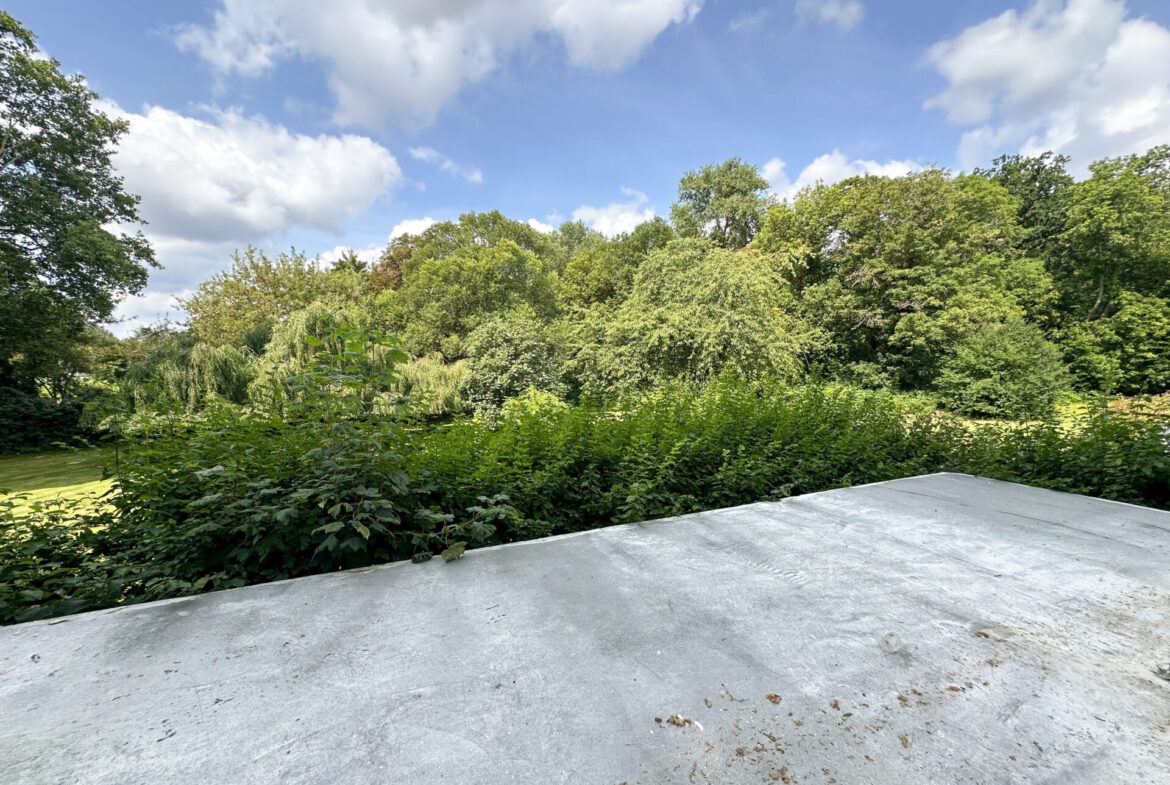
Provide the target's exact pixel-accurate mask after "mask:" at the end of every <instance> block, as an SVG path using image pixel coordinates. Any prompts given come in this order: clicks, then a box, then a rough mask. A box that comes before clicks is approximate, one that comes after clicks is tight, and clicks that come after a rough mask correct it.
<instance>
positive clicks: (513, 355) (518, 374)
mask: <svg viewBox="0 0 1170 785" xmlns="http://www.w3.org/2000/svg"><path fill="white" fill-rule="evenodd" d="M467 353H468V355H469V357H470V362H469V366H468V376H467V380H466V382H465V383H464V389H465V390H466V391H467V399H468V401H470V402H471V403H472V404H473V405H474V406H475V407H476V408H477V409H480V410H489V411H491V410H495V409H498V408H499V407H500V406H502V405H503V403H504V401H505V400H507V399H508V398H513V397H515V396H517V395H520V394H521V393H523V392H525V391H526V390H529V389H536V390H539V391H541V392H547V393H552V394H555V395H559V394H561V393H562V392H563V385H562V384H561V383H560V380H559V374H558V371H559V368H558V365H557V362H556V347H555V345H554V344H553V342H552V341H551V340H549V337H548V335H547V334H546V331H545V328H544V325H542V324H541V323H540V321H538V320H537V319H536V318H534V315H533V314H532V313H531V311H530V310H528V309H519V310H517V311H513V312H509V313H505V314H499V315H497V316H493V317H492V318H490V319H488V320H487V321H486V322H484V323H483V324H481V325H480V326H479V327H477V328H476V329H475V330H474V331H473V332H472V333H471V334H470V335H469V336H468V337H467Z"/></svg>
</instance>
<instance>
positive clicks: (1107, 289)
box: [1050, 148, 1170, 320]
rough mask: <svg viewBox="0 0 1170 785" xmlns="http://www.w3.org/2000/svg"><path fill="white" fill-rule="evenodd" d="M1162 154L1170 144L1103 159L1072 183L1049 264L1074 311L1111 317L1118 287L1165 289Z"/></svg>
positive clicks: (1167, 198)
mask: <svg viewBox="0 0 1170 785" xmlns="http://www.w3.org/2000/svg"><path fill="white" fill-rule="evenodd" d="M1167 155H1170V148H1155V149H1154V150H1152V151H1150V152H1149V153H1147V154H1146V155H1141V156H1128V157H1125V158H1106V159H1102V160H1100V161H1096V162H1094V163H1093V164H1092V165H1091V166H1090V167H1089V169H1090V171H1091V173H1092V174H1091V176H1090V177H1089V179H1088V180H1085V181H1083V182H1080V183H1076V184H1075V185H1073V186H1071V187H1069V189H1068V195H1067V208H1066V215H1065V229H1064V231H1063V232H1062V234H1061V235H1060V237H1059V239H1058V241H1057V242H1056V247H1055V248H1054V249H1053V253H1052V254H1051V261H1050V267H1051V269H1052V272H1053V275H1054V276H1055V278H1056V282H1057V285H1058V286H1059V287H1060V288H1061V293H1062V295H1063V296H1064V299H1065V307H1066V308H1067V310H1068V312H1069V313H1070V314H1071V315H1072V316H1073V317H1074V318H1079V319H1087V320H1093V319H1101V318H1106V317H1108V316H1109V315H1110V314H1111V313H1114V312H1115V310H1116V304H1117V301H1118V297H1119V296H1120V295H1121V293H1122V292H1123V291H1131V292H1138V293H1140V294H1146V295H1153V296H1158V297H1166V296H1170V188H1168V187H1167V180H1168V178H1167V177H1166V173H1165V169H1164V166H1165V161H1164V159H1165V158H1166V156H1167ZM1160 160H1161V161H1162V164H1161V165H1160V164H1159V161H1160Z"/></svg>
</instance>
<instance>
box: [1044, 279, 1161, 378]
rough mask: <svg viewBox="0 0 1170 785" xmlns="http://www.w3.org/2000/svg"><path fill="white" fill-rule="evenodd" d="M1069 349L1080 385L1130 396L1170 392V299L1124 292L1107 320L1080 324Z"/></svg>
mask: <svg viewBox="0 0 1170 785" xmlns="http://www.w3.org/2000/svg"><path fill="white" fill-rule="evenodd" d="M1065 352H1066V355H1067V356H1068V358H1069V364H1070V366H1071V367H1072V370H1073V373H1074V374H1075V375H1076V377H1077V381H1078V383H1079V386H1081V387H1083V388H1085V389H1099V390H1103V391H1105V392H1114V391H1117V392H1121V393H1124V394H1126V395H1142V394H1158V393H1163V392H1166V391H1167V390H1170V300H1165V299H1162V298H1158V297H1151V296H1149V295H1143V294H1138V293H1136V292H1122V293H1121V294H1120V295H1119V296H1118V297H1117V302H1116V311H1115V312H1114V313H1113V314H1112V315H1111V316H1109V317H1108V318H1106V319H1098V320H1095V321H1092V322H1087V323H1084V324H1078V325H1076V326H1075V327H1074V328H1073V329H1072V330H1070V331H1069V335H1068V336H1067V337H1066V340H1065Z"/></svg>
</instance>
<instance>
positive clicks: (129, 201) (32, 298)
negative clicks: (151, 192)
mask: <svg viewBox="0 0 1170 785" xmlns="http://www.w3.org/2000/svg"><path fill="white" fill-rule="evenodd" d="M96 98H97V94H96V93H94V92H93V91H91V90H90V89H89V88H88V87H86V85H85V80H84V79H83V78H82V77H81V76H80V75H76V74H75V75H72V76H66V75H64V74H62V73H61V70H60V63H58V62H57V61H56V60H49V59H43V58H41V57H39V56H38V54H37V50H36V42H35V39H34V37H33V35H32V33H30V32H29V31H28V30H26V29H25V28H23V27H21V25H20V24H19V23H18V22H17V21H16V20H15V19H13V18H12V17H11V16H10V15H9V14H7V13H4V12H3V11H0V385H3V384H12V385H18V386H23V387H26V388H31V387H33V386H34V384H35V383H34V381H33V379H31V378H28V377H22V376H20V374H19V367H14V365H13V363H14V360H17V359H18V358H19V357H20V356H21V355H22V354H24V353H25V352H27V351H29V350H30V349H32V348H35V346H36V344H37V343H38V342H39V341H40V339H41V336H42V334H43V332H44V331H46V330H57V331H58V332H60V331H61V329H63V328H64V326H65V325H69V327H68V328H67V332H69V333H70V334H72V335H74V336H77V337H78V339H80V338H81V336H82V335H83V333H84V330H83V328H82V325H83V324H84V323H85V322H89V321H102V320H105V319H107V318H109V316H110V314H111V313H112V312H113V310H114V306H115V305H116V304H117V302H118V300H119V299H120V298H121V297H122V296H124V295H126V294H130V293H134V292H137V291H139V290H140V289H141V288H142V287H143V286H144V285H145V284H146V278H147V268H148V267H149V266H152V265H154V255H153V252H152V251H151V249H150V246H149V244H148V243H147V242H146V239H145V238H144V237H143V236H142V234H141V233H140V232H139V233H136V234H133V235H131V234H126V233H124V232H122V233H120V232H115V231H110V230H109V229H107V228H106V227H109V226H116V225H121V226H127V225H132V224H134V223H138V222H139V218H138V208H137V203H138V200H137V197H135V196H133V195H131V194H128V193H126V191H125V190H124V189H123V187H122V180H121V178H119V177H117V176H116V175H115V174H114V171H113V167H112V164H111V156H112V154H113V151H114V147H115V145H116V144H117V141H118V139H119V138H120V137H121V136H122V134H123V133H125V131H126V128H127V125H126V123H125V122H123V121H119V120H112V119H110V118H109V117H108V116H106V115H105V114H103V113H102V112H100V111H98V110H96V109H95V108H94V106H93V102H94V100H95V99H96ZM65 343H66V344H67V343H68V341H66V342H65ZM62 345H64V344H62ZM18 365H19V363H18ZM26 365H27V363H26Z"/></svg>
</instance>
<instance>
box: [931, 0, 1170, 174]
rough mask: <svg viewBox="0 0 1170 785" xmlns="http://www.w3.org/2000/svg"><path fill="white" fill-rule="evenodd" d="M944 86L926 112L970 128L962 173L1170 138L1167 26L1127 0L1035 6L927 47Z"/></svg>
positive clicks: (1081, 157)
mask: <svg viewBox="0 0 1170 785" xmlns="http://www.w3.org/2000/svg"><path fill="white" fill-rule="evenodd" d="M927 60H928V61H929V62H930V64H931V65H933V66H934V67H935V68H936V69H937V70H938V72H939V73H940V74H941V75H942V76H943V77H944V78H945V79H946V80H947V86H946V88H945V89H944V90H943V91H942V92H941V93H939V94H938V95H936V96H935V97H934V98H932V99H930V100H929V101H928V102H927V103H926V107H927V108H930V109H938V110H940V111H942V112H944V113H945V114H946V117H947V119H948V120H949V121H950V122H951V123H953V124H955V125H959V126H966V127H967V129H968V130H967V131H966V132H965V133H964V134H963V137H962V140H961V142H960V146H959V159H960V162H961V164H962V165H963V166H964V167H972V166H975V165H979V164H983V163H986V161H987V159H988V158H990V157H992V156H994V155H996V154H998V153H1000V152H1011V151H1016V150H1019V151H1021V152H1024V153H1026V154H1035V153H1039V152H1043V151H1044V150H1055V151H1058V152H1064V153H1068V154H1070V155H1072V156H1073V158H1074V165H1075V166H1076V167H1077V168H1078V169H1080V170H1081V171H1084V169H1085V167H1086V166H1087V164H1088V163H1089V162H1090V161H1092V160H1094V159H1096V158H1100V157H1103V156H1112V155H1122V154H1126V153H1132V152H1144V151H1145V150H1146V149H1148V148H1149V147H1152V146H1154V145H1156V144H1163V143H1166V142H1170V30H1167V29H1166V28H1165V27H1162V26H1160V25H1158V24H1156V23H1154V22H1151V21H1148V20H1146V19H1136V18H1130V17H1129V16H1128V13H1127V9H1126V6H1125V3H1124V2H1123V0H1067V2H1065V1H1064V0H1037V2H1034V3H1033V4H1032V5H1030V6H1029V7H1028V8H1027V9H1025V10H1023V11H1019V10H1009V11H1005V12H1004V13H1002V14H1000V15H999V16H996V17H993V18H991V19H987V20H985V21H983V22H980V23H979V24H977V25H974V26H972V27H969V28H967V29H966V30H963V31H962V32H961V33H960V34H959V35H957V36H956V37H954V38H951V39H948V40H944V41H940V42H938V43H936V44H935V45H934V46H932V47H931V48H930V50H929V51H928V53H927Z"/></svg>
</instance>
